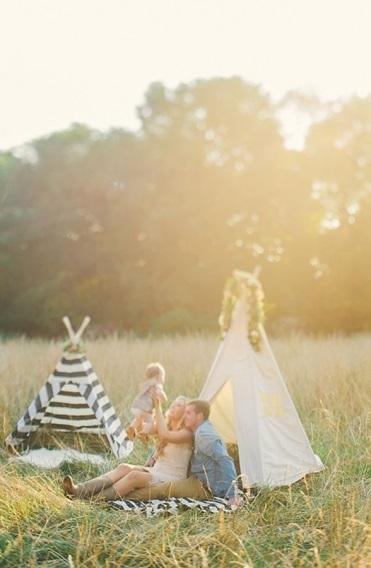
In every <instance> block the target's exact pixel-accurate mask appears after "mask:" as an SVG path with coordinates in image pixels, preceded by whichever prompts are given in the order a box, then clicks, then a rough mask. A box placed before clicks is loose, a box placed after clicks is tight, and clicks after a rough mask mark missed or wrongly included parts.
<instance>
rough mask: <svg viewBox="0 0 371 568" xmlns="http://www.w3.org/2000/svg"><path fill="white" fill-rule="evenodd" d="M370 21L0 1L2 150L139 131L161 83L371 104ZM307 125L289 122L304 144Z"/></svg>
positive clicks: (359, 6)
mask: <svg viewBox="0 0 371 568" xmlns="http://www.w3.org/2000/svg"><path fill="white" fill-rule="evenodd" d="M370 22H371V0H0V150H1V151H3V150H8V149H10V148H12V147H16V146H20V145H22V144H24V143H26V142H29V141H31V140H32V139H33V138H38V137H41V136H46V135H48V134H49V133H51V132H54V131H57V130H63V129H66V128H68V127H69V126H70V125H71V124H72V123H74V122H79V123H84V124H87V125H88V126H90V127H92V128H96V129H98V130H101V131H107V130H109V129H110V128H112V127H119V128H127V129H129V130H136V129H137V128H138V127H139V123H138V121H137V118H136V107H137V106H138V105H140V104H141V103H142V102H143V100H144V95H145V92H146V91H147V89H148V87H149V85H150V84H151V83H152V82H154V81H161V82H162V83H164V84H165V85H166V86H167V87H169V88H176V87H177V86H178V85H179V84H180V83H188V82H191V81H193V80H195V79H199V78H203V79H208V78H212V77H216V76H218V77H230V76H232V75H239V76H240V77H242V78H243V79H244V80H246V81H247V82H250V83H254V84H259V85H261V88H262V89H263V91H264V92H266V93H268V94H270V95H271V97H272V98H273V100H275V101H276V100H279V98H280V97H282V96H283V95H284V94H285V93H286V92H287V91H289V90H300V91H304V92H307V93H311V94H316V95H318V96H320V97H321V98H322V99H323V100H335V99H338V98H344V97H349V96H351V95H353V94H357V95H359V96H362V97H363V96H367V95H370V94H371V73H370V70H369V57H370V54H371V33H370V29H369V28H370ZM307 124H308V123H307V118H306V117H304V116H302V115H299V114H297V115H296V114H291V115H289V116H287V117H286V118H285V122H284V125H283V128H284V133H285V135H286V137H287V139H290V137H291V145H292V146H293V147H294V146H295V145H297V146H300V140H301V139H302V138H303V133H304V132H305V130H306V128H307Z"/></svg>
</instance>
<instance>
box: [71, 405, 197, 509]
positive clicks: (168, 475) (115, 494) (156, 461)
mask: <svg viewBox="0 0 371 568" xmlns="http://www.w3.org/2000/svg"><path fill="white" fill-rule="evenodd" d="M154 404H155V418H156V428H157V437H158V438H157V442H156V451H155V455H154V457H153V458H152V459H150V460H148V461H147V463H146V465H145V466H138V465H131V464H126V463H123V464H120V465H118V466H117V467H116V468H115V469H113V470H112V471H109V472H108V473H106V474H105V475H102V476H100V477H96V478H94V479H91V480H89V481H87V482H86V483H81V484H79V485H75V484H74V482H73V480H72V478H71V476H69V475H66V476H65V477H64V479H63V489H64V492H65V494H66V496H67V497H70V498H76V499H87V498H90V497H93V496H94V495H97V496H98V495H99V497H100V498H102V499H105V500H106V501H109V500H114V499H120V498H122V497H125V496H126V495H127V494H128V493H130V491H132V490H133V489H140V488H142V487H148V486H150V485H156V484H158V483H162V482H164V481H175V480H179V479H186V478H187V472H188V464H189V460H190V458H191V454H192V447H193V436H192V433H191V432H190V430H187V429H186V428H185V427H184V425H183V415H184V411H185V407H186V404H187V399H186V398H185V397H184V396H178V397H177V398H176V399H175V400H174V402H173V403H172V404H171V406H170V408H169V410H168V411H167V413H166V419H165V418H164V415H163V413H162V410H161V405H160V401H159V400H158V399H157V398H155V399H154Z"/></svg>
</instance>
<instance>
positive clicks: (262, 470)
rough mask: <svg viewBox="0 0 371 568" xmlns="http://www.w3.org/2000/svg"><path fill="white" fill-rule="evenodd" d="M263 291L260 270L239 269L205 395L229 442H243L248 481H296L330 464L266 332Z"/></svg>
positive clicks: (240, 447)
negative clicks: (315, 447)
mask: <svg viewBox="0 0 371 568" xmlns="http://www.w3.org/2000/svg"><path fill="white" fill-rule="evenodd" d="M262 299H263V292H262V289H261V286H260V283H259V281H258V280H257V278H256V276H255V274H250V273H246V272H242V271H237V270H236V271H234V273H233V278H232V279H230V280H229V283H228V284H227V288H226V291H225V295H224V300H223V310H224V312H223V311H222V314H221V318H220V324H221V325H222V327H223V326H224V329H225V330H227V331H226V335H225V337H224V339H223V341H222V343H221V345H220V347H219V350H218V352H217V355H216V357H215V360H214V362H213V365H212V367H211V370H210V372H209V375H208V377H207V379H206V382H205V385H204V387H203V389H202V392H201V394H200V397H199V398H201V399H205V400H208V401H210V403H211V415H210V419H211V421H212V422H213V424H214V425H215V427H216V428H217V430H218V431H219V432H220V434H221V435H222V437H223V438H224V440H225V441H226V442H227V443H237V444H238V451H239V460H240V467H241V474H243V477H244V480H243V484H244V485H245V486H246V487H252V486H261V485H269V486H280V485H288V484H291V483H294V482H295V481H297V480H299V479H301V478H302V477H304V476H305V475H306V474H307V473H310V472H318V471H321V470H322V469H324V466H323V464H322V462H321V460H320V459H319V457H318V456H316V455H315V454H314V453H313V451H312V448H311V445H310V443H309V440H308V438H307V436H306V433H305V431H304V428H303V426H302V423H301V421H300V418H299V416H298V414H297V412H296V409H295V407H294V404H293V402H292V400H291V397H290V394H289V392H288V390H287V387H286V384H285V381H284V379H283V377H282V375H281V372H280V370H279V368H278V365H277V362H276V360H275V357H274V355H273V352H272V350H271V348H270V346H269V343H268V340H267V336H266V334H265V332H264V329H263V326H262V323H261V317H260V309H261V307H262Z"/></svg>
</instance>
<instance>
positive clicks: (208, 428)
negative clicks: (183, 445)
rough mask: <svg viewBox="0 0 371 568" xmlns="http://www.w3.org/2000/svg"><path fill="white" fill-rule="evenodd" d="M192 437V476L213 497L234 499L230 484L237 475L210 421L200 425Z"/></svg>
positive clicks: (232, 488)
mask: <svg viewBox="0 0 371 568" xmlns="http://www.w3.org/2000/svg"><path fill="white" fill-rule="evenodd" d="M194 437H195V442H194V451H193V455H192V458H191V473H192V475H193V476H194V477H197V478H198V479H200V480H201V481H202V482H203V484H204V485H205V486H206V487H208V488H209V489H210V491H211V492H212V494H213V495H214V496H215V497H227V498H231V497H234V487H233V485H232V482H233V481H234V480H235V479H236V477H237V474H236V469H235V467H234V463H233V459H232V458H231V457H230V456H229V454H228V452H227V448H226V446H225V443H224V442H223V441H222V439H221V437H220V435H219V434H218V432H217V431H216V430H215V428H214V426H213V425H212V424H211V422H210V420H204V422H202V424H200V426H199V427H198V428H197V429H196V431H195V433H194Z"/></svg>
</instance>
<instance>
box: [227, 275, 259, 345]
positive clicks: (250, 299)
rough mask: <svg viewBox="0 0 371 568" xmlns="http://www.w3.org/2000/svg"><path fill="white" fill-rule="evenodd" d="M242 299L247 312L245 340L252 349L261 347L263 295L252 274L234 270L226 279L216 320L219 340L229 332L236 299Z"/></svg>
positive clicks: (257, 281)
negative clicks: (219, 335) (218, 327)
mask: <svg viewBox="0 0 371 568" xmlns="http://www.w3.org/2000/svg"><path fill="white" fill-rule="evenodd" d="M240 298H244V299H245V302H246V312H247V321H248V328H247V338H248V340H249V342H250V344H251V346H252V348H253V349H254V351H259V350H260V346H261V339H262V337H261V324H262V323H263V321H264V303H263V300H264V293H263V290H262V287H261V284H260V282H259V280H258V279H257V278H256V276H254V275H253V274H250V273H248V272H242V271H239V270H235V271H234V273H233V276H232V277H230V278H228V280H227V282H226V285H225V288H224V294H223V301H222V309H221V313H220V316H219V319H218V323H219V326H220V332H221V338H222V339H223V338H224V337H225V335H226V333H227V331H228V330H229V328H230V326H231V323H232V319H233V313H234V309H235V306H236V302H237V300H238V299H240Z"/></svg>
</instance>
